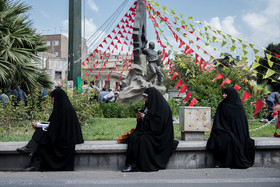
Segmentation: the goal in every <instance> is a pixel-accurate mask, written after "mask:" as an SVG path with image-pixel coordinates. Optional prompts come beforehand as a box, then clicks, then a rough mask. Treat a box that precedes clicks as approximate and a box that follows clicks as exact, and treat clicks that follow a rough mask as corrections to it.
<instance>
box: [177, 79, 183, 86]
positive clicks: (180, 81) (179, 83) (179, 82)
mask: <svg viewBox="0 0 280 187" xmlns="http://www.w3.org/2000/svg"><path fill="white" fill-rule="evenodd" d="M181 84H183V80H182V79H179V81H178V83H177V85H176V86H175V88H178V87H179V86H181Z"/></svg>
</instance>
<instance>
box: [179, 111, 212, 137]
mask: <svg viewBox="0 0 280 187" xmlns="http://www.w3.org/2000/svg"><path fill="white" fill-rule="evenodd" d="M179 124H180V126H179V128H180V131H181V139H182V140H187V141H201V140H204V132H205V131H210V130H211V108H210V107H186V106H181V107H179Z"/></svg>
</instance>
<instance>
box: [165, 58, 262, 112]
mask: <svg viewBox="0 0 280 187" xmlns="http://www.w3.org/2000/svg"><path fill="white" fill-rule="evenodd" d="M175 59H176V60H174V61H173V62H172V63H173V65H174V67H175V70H174V71H173V73H174V72H177V73H178V74H179V75H178V76H176V78H174V79H173V80H172V81H170V76H169V77H167V78H166V79H168V80H165V82H166V83H168V86H169V89H170V88H174V87H175V85H176V84H177V82H178V80H179V79H180V78H181V79H182V80H183V82H184V84H186V86H187V88H188V89H189V90H191V92H192V97H191V98H189V100H188V102H187V103H185V104H184V105H189V103H190V101H191V99H192V98H193V97H195V98H196V99H197V101H198V103H197V106H205V107H211V111H212V117H214V116H213V115H214V114H215V111H216V108H217V106H218V104H219V102H221V100H222V96H221V92H222V89H223V88H225V87H229V86H230V87H234V85H235V84H237V85H240V86H241V87H242V88H243V89H241V90H240V91H239V92H238V93H239V95H240V97H242V95H243V94H244V91H248V92H250V93H251V92H252V91H251V87H250V84H249V83H248V82H249V81H250V80H255V79H256V77H255V76H254V74H252V72H250V71H248V70H245V69H243V68H242V67H231V66H229V67H223V68H217V67H215V68H217V70H214V71H213V70H212V71H210V72H207V71H206V70H201V69H199V64H198V63H196V62H195V59H194V58H193V57H192V56H184V55H176V56H175ZM219 73H222V74H223V75H224V78H223V79H218V80H216V81H212V80H213V79H214V78H215V77H216V76H217V75H218V74H219ZM171 76H172V74H171ZM225 78H229V79H230V80H231V81H232V82H231V83H230V84H225V85H224V86H223V87H222V88H220V86H221V84H222V82H223V81H224V80H225ZM245 79H246V80H249V81H248V82H246V83H244V84H243V80H245ZM165 86H166V85H165ZM252 94H253V97H254V99H256V98H258V97H259V95H260V94H259V95H258V94H257V93H255V92H253V93H252ZM249 101H250V100H248V102H247V101H246V102H244V105H246V106H245V108H247V111H246V112H247V113H248V114H251V115H250V117H251V116H252V114H253V107H252V106H251V105H250V104H251V103H250V102H249Z"/></svg>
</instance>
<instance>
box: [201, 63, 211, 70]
mask: <svg viewBox="0 0 280 187" xmlns="http://www.w3.org/2000/svg"><path fill="white" fill-rule="evenodd" d="M207 65H210V64H209V63H208V62H205V63H204V64H203V67H202V70H204V69H205V67H206V66H207Z"/></svg>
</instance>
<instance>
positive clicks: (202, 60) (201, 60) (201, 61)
mask: <svg viewBox="0 0 280 187" xmlns="http://www.w3.org/2000/svg"><path fill="white" fill-rule="evenodd" d="M203 62H204V59H203V58H201V59H200V62H199V69H201V64H202V63H203Z"/></svg>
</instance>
